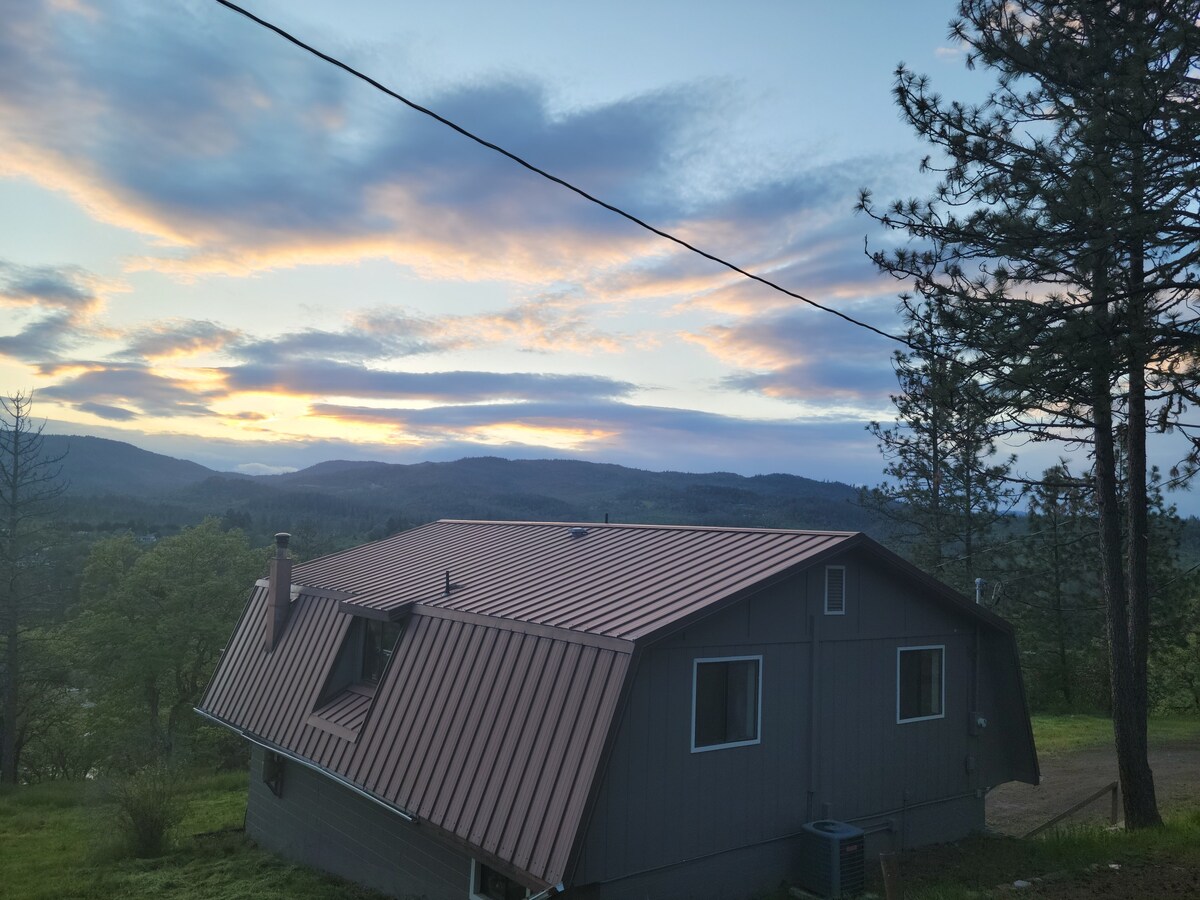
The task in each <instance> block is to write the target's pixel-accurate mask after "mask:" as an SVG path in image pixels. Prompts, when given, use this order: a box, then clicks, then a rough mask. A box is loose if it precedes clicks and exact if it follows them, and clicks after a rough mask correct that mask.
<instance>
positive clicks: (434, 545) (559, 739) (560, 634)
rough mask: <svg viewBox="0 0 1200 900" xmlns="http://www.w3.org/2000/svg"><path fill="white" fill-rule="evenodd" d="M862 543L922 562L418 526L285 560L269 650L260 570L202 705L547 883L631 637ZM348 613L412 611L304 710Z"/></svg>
mask: <svg viewBox="0 0 1200 900" xmlns="http://www.w3.org/2000/svg"><path fill="white" fill-rule="evenodd" d="M579 528H584V529H586V533H585V534H580V533H579V531H578V530H577V529H579ZM859 545H861V546H864V547H866V548H867V549H873V550H874V551H875V552H877V553H880V554H882V555H883V556H884V557H885V558H887V559H888V560H890V561H891V562H892V563H894V564H895V565H898V566H901V567H903V568H905V569H907V570H911V572H912V573H914V577H917V576H918V575H919V573H917V570H916V569H914V568H913V567H912V566H911V565H910V564H908V563H905V562H904V561H903V560H900V559H899V558H897V557H895V556H894V555H892V554H890V553H888V551H885V550H883V548H881V547H879V545H877V544H875V543H874V542H873V541H869V540H867V539H865V538H863V537H862V535H859V534H854V533H848V532H811V531H786V530H766V529H743V528H703V527H685V526H657V525H607V524H605V525H595V524H589V525H586V526H571V525H566V524H561V523H544V522H470V521H441V522H434V523H432V524H430V525H425V526H423V527H420V528H415V529H413V530H411V531H405V532H402V533H400V534H397V535H395V536H393V537H391V538H388V539H387V540H384V541H379V542H376V543H373V544H367V545H365V546H362V547H357V548H355V549H352V550H348V551H346V552H344V553H338V554H335V555H333V556H328V557H324V558H322V559H318V560H314V561H312V562H309V563H306V564H304V565H300V566H297V567H296V568H295V571H294V573H293V582H294V587H293V593H294V594H295V593H296V592H297V591H298V594H297V595H296V596H295V599H293V601H292V604H291V609H290V613H289V618H288V621H287V624H286V626H285V629H284V632H283V635H282V637H281V638H280V640H279V643H278V644H277V645H276V647H275V649H274V650H273V651H272V652H266V651H265V650H264V648H263V642H262V622H263V617H264V615H265V607H266V594H267V591H266V588H265V586H264V583H262V582H260V585H259V588H258V589H257V590H256V591H255V593H254V595H253V596H252V598H251V600H250V603H249V604H248V605H247V608H246V612H245V613H244V614H243V617H242V620H241V622H239V624H238V628H237V630H236V632H235V633H234V636H233V638H232V639H231V641H230V644H229V647H228V648H227V650H226V652H225V654H224V655H223V657H222V659H221V662H220V664H219V666H218V667H217V671H216V673H215V674H214V676H213V680H212V683H211V684H210V685H209V689H208V692H207V693H206V695H205V698H204V701H203V702H202V704H201V706H200V709H201V710H202V711H203V712H204V713H205V714H207V715H210V716H213V717H215V718H217V719H219V720H220V721H222V722H224V723H226V724H228V725H230V726H231V727H234V728H236V729H238V730H240V731H242V732H244V733H245V734H246V735H247V736H249V737H251V738H252V739H254V740H257V741H259V742H260V743H265V744H267V745H268V746H273V747H276V748H278V749H280V750H282V751H284V752H287V753H290V754H292V755H294V756H296V757H298V758H300V759H303V760H305V761H307V762H308V763H311V764H313V765H315V766H317V767H318V768H321V769H323V770H325V771H327V772H328V773H329V774H330V775H332V776H333V777H335V778H337V779H339V780H342V781H344V782H346V783H348V784H351V785H353V786H354V787H355V788H357V789H359V790H362V791H364V792H366V793H367V794H368V795H370V796H373V797H375V798H376V799H378V800H380V801H381V802H384V803H386V804H388V805H390V806H392V807H394V808H396V809H398V810H400V811H402V812H403V813H405V814H406V815H409V816H412V817H414V818H416V819H417V820H418V821H419V822H421V824H422V825H423V826H427V827H430V828H432V829H434V830H436V831H440V832H441V833H442V834H443V836H444V837H446V838H447V839H448V840H451V841H452V842H462V843H464V844H465V845H467V847H468V848H469V849H470V850H471V852H472V853H473V854H474V855H475V856H476V857H477V858H480V859H483V860H484V861H486V862H488V863H489V864H496V865H498V866H499V867H501V869H502V870H508V871H509V872H511V873H512V874H513V875H514V877H518V878H520V879H521V880H522V881H525V882H526V883H527V884H528V886H530V887H535V886H537V887H545V886H548V885H551V884H556V883H558V882H559V881H561V880H562V877H563V873H564V871H565V869H566V865H567V858H568V856H569V854H570V852H571V848H572V844H573V842H574V840H575V838H576V836H577V834H578V833H579V830H580V828H581V826H582V820H583V815H584V811H585V807H586V805H587V802H588V797H589V794H590V792H591V791H592V789H593V787H594V784H595V782H596V779H597V775H598V771H597V770H598V766H599V761H600V756H601V754H602V752H603V750H604V747H605V745H606V740H607V738H608V736H609V734H610V731H611V730H612V726H613V722H614V721H615V715H616V710H617V705H618V702H619V699H620V697H621V696H622V691H623V690H624V688H625V681H626V675H627V673H628V671H629V667H630V660H631V655H632V651H633V649H634V646H635V643H634V642H635V641H638V640H640V639H645V638H649V637H652V636H656V635H658V634H660V633H662V632H664V631H667V630H671V629H673V628H675V627H681V626H682V625H683V624H685V623H687V622H688V621H690V620H691V619H692V618H694V617H698V616H702V615H707V614H709V613H710V612H713V611H715V610H716V609H719V608H722V607H723V606H724V605H726V604H727V603H730V602H735V601H736V600H737V599H738V598H740V597H742V596H745V595H746V594H748V593H750V592H752V591H755V590H758V589H760V588H762V587H763V586H764V585H765V584H767V583H769V582H771V581H772V580H774V579H776V578H779V577H782V576H785V575H787V574H789V573H791V572H793V571H795V570H797V569H800V568H805V567H807V566H809V565H813V564H815V563H817V562H818V561H819V560H820V559H821V558H823V557H825V556H827V555H829V554H832V553H834V552H837V551H840V550H844V549H847V548H849V547H850V546H859ZM447 571H448V572H449V574H450V581H451V589H450V591H449V592H448V593H447V592H446V590H445V585H446V573H447ZM921 577H923V576H921ZM927 580H928V579H927ZM930 584H936V583H935V582H932V581H931V580H930ZM296 585H299V587H296ZM940 590H941V591H942V592H943V593H944V594H946V596H947V597H948V598H949V599H950V600H951V601H953V602H955V603H960V604H961V605H963V608H964V609H966V610H967V611H969V612H972V613H974V614H976V615H980V616H983V615H984V613H983V612H982V611H979V610H978V608H977V607H975V606H974V604H970V603H968V602H967V601H966V600H965V599H964V598H961V597H960V596H959V595H956V594H953V592H951V591H949V589H947V588H945V587H944V586H941V587H940ZM356 615H357V616H366V617H371V618H379V617H396V618H399V617H404V616H407V617H408V618H407V624H406V626H405V629H404V631H403V636H402V637H401V639H400V643H399V645H398V646H397V648H396V650H395V652H394V653H393V654H392V657H391V663H390V664H389V668H388V670H387V671H386V672H385V673H384V675H383V677H382V679H381V680H380V683H379V684H378V686H377V687H376V688H375V690H374V691H373V692H371V691H364V690H358V691H353V690H348V691H347V692H344V693H343V694H340V695H338V696H336V697H333V698H331V699H328V700H324V701H323V703H322V706H321V708H319V709H318V708H317V707H316V704H317V702H318V699H319V695H320V693H321V690H322V688H323V685H324V681H325V677H326V675H327V673H328V672H329V671H330V668H331V666H332V665H333V663H334V660H335V657H336V655H337V653H338V649H339V647H340V646H341V645H342V643H343V641H344V640H345V638H346V635H347V633H348V630H349V627H350V623H351V621H352V620H353V618H354V616H356ZM992 618H994V617H992ZM1000 621H1001V620H998V619H997V622H1000ZM1005 627H1007V626H1005Z"/></svg>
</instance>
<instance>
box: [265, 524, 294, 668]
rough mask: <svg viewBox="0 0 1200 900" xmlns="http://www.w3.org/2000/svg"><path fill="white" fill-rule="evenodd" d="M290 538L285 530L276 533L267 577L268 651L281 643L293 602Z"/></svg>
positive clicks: (266, 645) (266, 631) (266, 629)
mask: <svg viewBox="0 0 1200 900" xmlns="http://www.w3.org/2000/svg"><path fill="white" fill-rule="evenodd" d="M290 538H291V535H290V534H287V533H286V532H283V531H281V532H279V534H277V535H275V555H274V556H273V557H271V572H270V575H269V576H268V579H267V617H266V619H267V620H266V628H265V630H264V632H263V647H264V649H265V650H266V651H267V652H268V653H270V652H271V651H272V650H274V649H275V645H276V644H278V643H279V636H280V635H281V634H283V626H284V625H286V624H287V618H288V610H289V608H290V606H291V603H292V560H291V559H290V558H289V557H288V540H289V539H290Z"/></svg>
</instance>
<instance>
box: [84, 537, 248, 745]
mask: <svg viewBox="0 0 1200 900" xmlns="http://www.w3.org/2000/svg"><path fill="white" fill-rule="evenodd" d="M265 562H266V557H265V555H264V554H263V553H262V552H261V551H256V550H252V549H251V548H249V547H248V546H247V544H246V540H245V537H244V536H243V535H242V533H241V532H239V531H236V530H231V531H226V530H224V529H223V528H222V527H221V521H220V520H219V519H215V518H210V519H206V520H205V521H204V522H203V523H202V524H200V525H197V526H195V527H194V528H188V529H185V530H184V531H183V532H182V533H180V534H178V535H176V536H174V537H170V538H165V539H163V540H161V541H159V542H158V543H157V544H155V545H153V547H152V548H151V549H145V550H144V549H141V548H139V547H138V545H137V544H136V542H135V541H134V540H133V538H132V537H131V536H129V535H124V536H121V537H117V538H113V539H111V540H108V541H102V542H100V543H99V544H97V545H96V547H95V549H94V550H93V552H92V555H91V557H90V559H89V562H88V566H87V568H86V570H85V572H84V582H83V587H82V589H81V602H80V609H79V612H78V615H77V616H76V617H75V619H74V621H73V622H72V623H71V624H70V626H69V629H68V632H69V634H70V639H71V641H72V646H73V647H74V648H75V658H76V660H77V662H78V665H79V666H80V668H81V669H82V670H83V672H84V674H85V676H86V685H87V687H88V691H89V696H90V697H91V699H92V700H93V701H94V702H95V703H96V716H97V720H98V722H99V723H100V728H101V729H102V730H105V731H107V732H108V733H109V735H110V738H111V742H112V744H113V746H114V748H116V750H117V751H118V752H121V753H124V754H126V755H127V756H128V758H126V759H124V760H121V762H135V763H136V762H144V761H145V760H146V759H154V758H158V757H162V756H169V755H170V754H171V753H172V752H173V751H174V750H176V749H177V745H178V743H179V739H180V737H181V736H182V735H183V734H184V733H186V731H187V730H188V728H189V727H190V724H191V722H192V716H191V710H192V708H193V706H195V704H196V703H198V702H199V701H200V695H201V693H202V692H203V690H204V687H205V685H206V684H207V683H208V678H209V676H210V675H211V673H212V669H213V667H214V666H215V665H216V661H217V658H218V655H219V654H220V652H221V648H222V647H223V646H224V643H225V640H226V639H227V638H228V636H229V633H230V631H231V630H232V629H233V626H234V623H235V622H236V620H237V616H238V613H239V612H241V610H242V607H243V606H244V604H245V602H246V598H247V596H248V593H249V590H250V587H251V586H252V585H253V584H254V580H255V579H256V578H258V577H260V576H261V575H263V573H264V571H265Z"/></svg>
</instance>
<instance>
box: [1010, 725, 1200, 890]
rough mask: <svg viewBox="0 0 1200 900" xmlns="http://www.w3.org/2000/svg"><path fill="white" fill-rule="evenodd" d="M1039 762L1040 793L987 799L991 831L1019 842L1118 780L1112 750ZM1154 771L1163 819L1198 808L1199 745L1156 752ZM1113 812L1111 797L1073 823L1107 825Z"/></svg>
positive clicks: (1025, 789)
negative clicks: (1180, 809)
mask: <svg viewBox="0 0 1200 900" xmlns="http://www.w3.org/2000/svg"><path fill="white" fill-rule="evenodd" d="M1040 762H1041V769H1042V783H1041V784H1040V785H1038V786H1037V787H1033V786H1032V785H1028V784H1019V783H1016V782H1013V783H1010V784H1005V785H1001V786H1000V787H998V788H996V789H995V790H994V791H992V792H991V793H990V794H988V799H987V824H988V827H989V828H990V829H991V830H993V831H997V832H999V833H1001V834H1011V835H1016V836H1018V837H1019V836H1021V835H1023V834H1025V833H1027V832H1029V831H1031V830H1033V829H1034V828H1036V827H1037V826H1039V825H1041V824H1042V823H1044V822H1047V821H1049V820H1050V819H1052V818H1054V817H1055V816H1056V815H1058V814H1059V813H1061V812H1063V811H1065V810H1067V809H1069V808H1070V807H1071V806H1073V805H1074V804H1076V803H1078V802H1079V801H1080V800H1082V799H1084V798H1085V797H1087V796H1088V795H1089V794H1091V793H1094V792H1095V791H1098V790H1100V788H1102V787H1104V785H1106V784H1108V783H1109V782H1112V781H1116V780H1117V758H1116V753H1115V751H1114V750H1113V749H1112V748H1111V747H1109V748H1104V749H1093V750H1079V751H1076V752H1074V753H1065V754H1061V755H1059V756H1053V757H1050V758H1045V759H1042V760H1040ZM1150 767H1151V768H1152V769H1153V770H1154V785H1155V791H1156V793H1157V795H1158V807H1159V810H1160V811H1161V812H1162V813H1163V814H1164V815H1166V814H1168V813H1170V812H1171V811H1172V810H1173V809H1175V808H1177V807H1180V806H1183V805H1186V804H1191V805H1195V803H1196V800H1197V799H1200V743H1197V742H1191V741H1187V742H1175V743H1168V744H1164V745H1162V746H1160V747H1158V748H1156V749H1154V750H1151V751H1150ZM1109 810H1110V801H1109V798H1108V796H1107V795H1106V796H1104V797H1102V798H1101V799H1099V800H1097V801H1096V802H1095V803H1093V804H1092V805H1090V806H1088V807H1086V808H1085V809H1083V810H1081V811H1080V812H1078V813H1076V814H1075V815H1074V816H1072V817H1071V818H1070V819H1069V820H1068V821H1069V822H1070V823H1074V824H1082V823H1089V824H1099V823H1105V822H1107V821H1108V816H1109ZM1118 818H1121V814H1120V807H1119V805H1118ZM1101 896H1104V895H1103V894H1101Z"/></svg>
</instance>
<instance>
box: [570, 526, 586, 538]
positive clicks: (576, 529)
mask: <svg viewBox="0 0 1200 900" xmlns="http://www.w3.org/2000/svg"><path fill="white" fill-rule="evenodd" d="M586 534H587V529H586V528H584V527H583V526H582V525H573V526H571V537H573V538H581V537H584V536H585V535H586Z"/></svg>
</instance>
